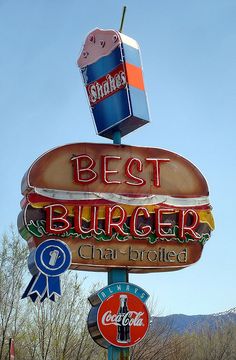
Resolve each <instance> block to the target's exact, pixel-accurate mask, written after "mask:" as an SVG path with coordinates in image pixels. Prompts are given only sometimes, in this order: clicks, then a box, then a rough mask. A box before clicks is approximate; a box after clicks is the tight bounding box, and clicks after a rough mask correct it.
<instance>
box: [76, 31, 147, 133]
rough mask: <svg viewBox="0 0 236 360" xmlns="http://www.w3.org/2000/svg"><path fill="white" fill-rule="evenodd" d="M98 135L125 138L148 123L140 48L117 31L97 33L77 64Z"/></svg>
mask: <svg viewBox="0 0 236 360" xmlns="http://www.w3.org/2000/svg"><path fill="white" fill-rule="evenodd" d="M77 64H78V66H79V67H80V69H81V73H82V76H83V80H84V84H85V87H86V91H87V95H88V100H89V105H90V108H91V112H92V115H93V118H94V121H95V126H96V129H97V133H98V135H101V136H104V137H106V138H110V139H112V138H113V133H114V131H120V133H121V136H124V135H126V134H128V133H130V132H132V131H134V130H135V129H137V128H139V127H140V126H143V125H145V124H146V123H148V122H149V111H148V104H147V98H146V92H145V89H144V80H143V71H142V64H141V56H140V50H139V45H138V43H137V41H136V40H134V39H132V38H130V37H128V36H126V35H124V34H122V33H119V32H118V31H115V30H101V29H95V30H93V31H91V32H90V33H89V34H88V36H87V38H86V40H85V43H84V46H83V48H82V51H81V54H80V56H79V58H78V61H77Z"/></svg>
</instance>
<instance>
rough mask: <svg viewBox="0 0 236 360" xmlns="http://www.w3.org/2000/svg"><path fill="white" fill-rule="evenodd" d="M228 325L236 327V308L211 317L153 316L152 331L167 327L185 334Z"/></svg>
mask: <svg viewBox="0 0 236 360" xmlns="http://www.w3.org/2000/svg"><path fill="white" fill-rule="evenodd" d="M227 324H235V325H236V308H233V309H230V310H228V311H226V312H222V313H218V314H211V315H183V314H175V315H168V316H153V317H152V321H151V329H155V328H158V327H167V328H169V329H170V331H171V332H174V333H181V334H183V333H185V332H200V331H201V330H202V329H203V328H205V327H208V328H209V329H211V330H216V329H217V328H219V326H225V325H227Z"/></svg>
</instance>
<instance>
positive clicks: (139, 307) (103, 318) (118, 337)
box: [88, 283, 149, 347]
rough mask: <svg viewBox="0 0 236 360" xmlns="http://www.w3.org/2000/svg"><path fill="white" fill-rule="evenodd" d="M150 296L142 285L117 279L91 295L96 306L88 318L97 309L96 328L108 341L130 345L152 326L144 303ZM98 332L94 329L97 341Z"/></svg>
mask: <svg viewBox="0 0 236 360" xmlns="http://www.w3.org/2000/svg"><path fill="white" fill-rule="evenodd" d="M148 296H149V295H148V294H147V293H146V292H145V291H144V290H143V289H141V288H140V287H139V286H136V285H133V284H130V283H116V284H112V285H109V286H107V287H106V288H103V289H102V290H100V291H99V292H97V293H96V294H93V295H92V296H91V297H90V299H89V300H90V302H91V304H92V305H93V306H94V308H92V310H91V314H92V315H90V316H89V318H94V311H95V312H96V313H97V328H96V329H97V330H98V331H99V333H100V334H101V337H102V338H103V340H105V342H106V343H108V344H110V345H114V346H118V347H130V346H134V345H136V344H137V343H138V342H139V341H140V340H142V339H143V338H144V336H145V335H146V333H147V330H148V327H149V313H148V310H147V307H146V304H145V302H146V300H147V299H148ZM94 309H96V310H94ZM89 323H90V322H89V321H88V324H89ZM89 328H90V327H89ZM93 329H94V322H93ZM90 333H91V331H90ZM97 334H98V332H97V331H96V337H95V338H94V337H93V334H92V333H91V335H92V337H93V338H94V340H95V341H96V342H97ZM106 343H105V344H106ZM105 344H104V343H103V344H102V346H104V347H107V346H106V345H105ZM99 345H101V343H99Z"/></svg>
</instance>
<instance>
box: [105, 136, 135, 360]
mask: <svg viewBox="0 0 236 360" xmlns="http://www.w3.org/2000/svg"><path fill="white" fill-rule="evenodd" d="M113 144H117V145H119V144H121V133H120V131H115V132H114V133H113ZM128 281H129V274H128V271H127V270H123V269H112V270H110V271H109V272H108V285H110V284H114V283H117V282H128ZM129 358H130V357H129V348H118V347H116V346H112V345H111V346H109V348H108V360H120V359H122V360H128V359H129Z"/></svg>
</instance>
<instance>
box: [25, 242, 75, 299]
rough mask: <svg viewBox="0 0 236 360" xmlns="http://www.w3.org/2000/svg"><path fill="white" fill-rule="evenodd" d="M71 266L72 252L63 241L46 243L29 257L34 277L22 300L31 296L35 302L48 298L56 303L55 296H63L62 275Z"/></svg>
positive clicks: (30, 268) (29, 264) (29, 265)
mask: <svg viewBox="0 0 236 360" xmlns="http://www.w3.org/2000/svg"><path fill="white" fill-rule="evenodd" d="M70 264H71V252H70V249H69V247H68V246H67V245H66V244H65V243H64V242H63V241H60V240H55V239H50V240H46V241H44V242H43V243H42V244H40V245H39V246H38V247H37V248H36V249H34V250H33V251H31V253H30V255H29V258H28V267H29V270H30V272H31V274H32V275H33V276H32V279H31V280H30V282H29V284H28V286H27V288H26V289H25V292H24V294H23V295H22V299H24V298H26V297H28V296H29V297H30V298H31V300H32V301H33V302H35V301H36V299H37V298H38V297H39V298H40V301H41V302H43V301H44V300H45V299H46V298H49V299H50V300H52V301H55V295H57V296H61V285H60V275H61V274H63V273H64V272H65V271H66V270H67V269H68V268H69V267H70Z"/></svg>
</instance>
